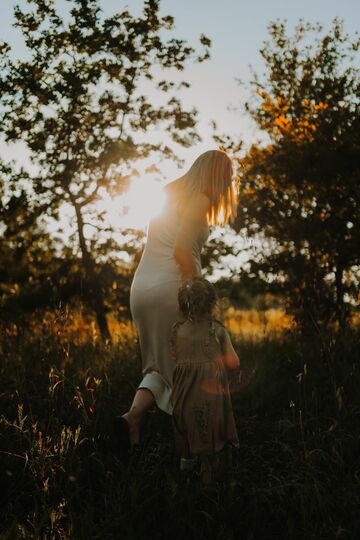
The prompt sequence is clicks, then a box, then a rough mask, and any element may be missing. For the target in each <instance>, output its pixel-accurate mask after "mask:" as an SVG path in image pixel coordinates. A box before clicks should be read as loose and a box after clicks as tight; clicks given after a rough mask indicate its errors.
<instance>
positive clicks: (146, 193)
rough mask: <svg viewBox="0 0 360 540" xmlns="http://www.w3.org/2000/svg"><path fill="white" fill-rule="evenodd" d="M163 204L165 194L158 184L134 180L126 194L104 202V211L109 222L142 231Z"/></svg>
mask: <svg viewBox="0 0 360 540" xmlns="http://www.w3.org/2000/svg"><path fill="white" fill-rule="evenodd" d="M164 202H165V193H164V190H163V189H162V186H161V184H160V182H158V181H156V180H153V179H151V178H148V179H146V180H144V179H139V178H134V179H133V180H132V182H131V185H130V187H129V189H128V191H126V193H124V194H123V195H121V196H120V197H116V198H114V199H109V200H107V201H106V210H107V213H108V217H109V219H110V221H111V222H113V223H117V225H120V226H122V227H130V228H135V229H144V228H146V227H147V225H148V222H149V220H150V219H151V218H153V217H155V216H156V215H158V214H159V213H160V212H161V211H162V209H163V206H164ZM119 219H120V223H119Z"/></svg>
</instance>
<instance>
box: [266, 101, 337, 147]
mask: <svg viewBox="0 0 360 540" xmlns="http://www.w3.org/2000/svg"><path fill="white" fill-rule="evenodd" d="M257 93H258V95H259V96H260V97H261V99H262V100H263V102H262V104H261V108H262V110H263V112H264V113H265V119H264V122H265V123H266V127H267V128H268V129H269V131H270V133H273V135H274V136H275V137H290V138H293V139H295V140H297V141H300V142H301V141H303V142H309V141H312V140H313V139H314V133H315V132H316V130H317V129H318V126H319V113H320V114H321V112H322V111H324V110H326V109H328V108H329V105H328V104H327V103H325V102H319V103H315V102H314V101H313V100H309V99H304V100H303V101H302V103H301V105H302V111H303V112H302V115H301V116H294V115H293V114H292V113H291V111H289V105H288V104H287V102H286V101H285V99H284V98H283V97H282V96H276V97H275V98H273V97H272V96H270V94H268V93H267V92H264V91H258V92H257Z"/></svg>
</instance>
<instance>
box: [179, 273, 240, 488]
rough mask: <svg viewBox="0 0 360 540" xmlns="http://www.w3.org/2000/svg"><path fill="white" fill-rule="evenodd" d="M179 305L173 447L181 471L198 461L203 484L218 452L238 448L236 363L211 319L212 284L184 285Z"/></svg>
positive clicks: (200, 280)
mask: <svg viewBox="0 0 360 540" xmlns="http://www.w3.org/2000/svg"><path fill="white" fill-rule="evenodd" d="M178 301H179V307H180V311H181V312H182V314H183V315H184V317H185V320H184V321H179V322H177V323H175V324H174V326H173V329H172V336H171V349H172V354H173V356H174V361H175V369H174V373H173V389H172V394H171V401H172V405H173V423H174V429H175V439H176V446H177V448H178V451H179V452H180V456H181V460H180V469H181V470H190V469H192V468H193V466H194V465H195V463H196V461H197V458H199V461H200V464H201V467H200V474H201V477H202V480H203V481H204V482H205V483H209V482H210V481H211V479H212V473H213V472H214V470H216V469H217V468H218V466H219V463H220V460H219V457H220V455H221V454H223V452H221V451H222V450H223V449H225V447H226V448H228V449H229V450H230V451H231V445H232V446H236V447H238V446H239V441H238V435H237V432H236V426H235V421H234V415H233V410H232V404H231V396H230V392H229V384H228V378H227V370H231V371H234V370H239V367H240V361H239V358H238V356H237V354H236V352H235V351H234V348H233V346H232V344H231V340H230V337H229V334H228V332H227V331H226V329H225V328H224V326H223V325H222V324H221V323H220V322H218V321H217V320H215V319H213V317H212V311H213V308H214V306H215V303H216V293H215V289H214V287H213V286H212V285H211V283H210V282H208V281H207V280H205V279H203V278H195V279H193V280H190V281H186V282H184V283H183V285H182V286H181V287H180V289H179V293H178ZM224 451H225V450H224Z"/></svg>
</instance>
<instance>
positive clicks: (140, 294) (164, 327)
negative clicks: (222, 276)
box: [130, 202, 209, 414]
mask: <svg viewBox="0 0 360 540" xmlns="http://www.w3.org/2000/svg"><path fill="white" fill-rule="evenodd" d="M179 227H180V219H179V217H178V215H177V212H176V204H175V203H174V202H172V203H171V204H170V203H169V204H168V205H167V206H166V208H165V210H164V211H163V212H162V214H161V215H159V216H157V217H155V218H153V219H152V220H151V221H150V223H149V226H148V232H147V241H146V245H145V248H144V251H143V254H142V257H141V260H140V263H139V265H138V267H137V269H136V272H135V275H134V278H133V281H132V285H131V289H130V310H131V315H132V318H133V321H134V323H135V326H136V329H137V332H138V335H139V343H140V351H141V359H142V373H143V379H142V381H141V383H140V384H139V386H138V388H147V389H148V390H150V391H151V392H152V394H153V395H154V398H155V401H156V405H157V406H158V408H159V409H161V410H163V411H165V412H166V413H168V414H172V405H171V402H170V394H171V389H172V375H173V369H174V359H173V357H172V355H171V352H170V334H171V329H172V326H173V324H174V323H175V322H176V321H178V320H181V319H182V318H183V317H182V315H181V313H180V311H179V307H178V290H179V287H180V285H181V282H182V279H181V275H180V269H179V267H178V265H177V263H176V261H175V259H174V256H173V251H174V245H175V240H176V237H177V233H178V231H179ZM208 235H209V227H208V226H204V227H201V228H199V231H198V235H197V238H196V240H195V241H194V242H193V245H192V255H193V258H194V261H195V264H196V268H197V273H198V275H199V276H200V275H201V260H200V254H201V249H202V246H203V244H204V242H205V241H206V239H207V237H208Z"/></svg>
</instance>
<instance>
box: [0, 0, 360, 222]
mask: <svg viewBox="0 0 360 540" xmlns="http://www.w3.org/2000/svg"><path fill="white" fill-rule="evenodd" d="M17 3H18V4H19V5H20V6H22V7H25V6H26V4H27V2H26V0H0V8H1V17H0V40H2V41H6V42H8V43H10V45H11V46H12V48H13V54H14V56H18V57H23V56H24V54H25V48H24V45H23V42H22V39H21V36H20V34H19V32H18V30H17V29H14V28H13V27H12V20H13V16H12V11H13V7H14V5H15V4H17ZM55 3H56V6H57V8H58V12H59V13H60V14H61V15H63V16H64V17H66V13H67V10H68V9H69V3H68V2H67V1H66V0H55ZM99 3H100V6H101V8H102V9H103V12H104V15H105V16H109V15H111V14H113V13H115V12H116V11H117V10H122V9H124V8H125V7H126V6H127V8H128V9H129V11H130V12H132V13H133V14H134V15H138V14H140V13H141V10H142V5H143V1H142V0H128V1H127V2H126V1H124V0H100V2H99ZM160 5H161V14H162V15H172V16H174V17H175V28H174V30H173V35H174V36H175V37H177V38H182V39H185V40H187V41H188V42H189V43H190V44H191V45H193V46H194V47H195V48H198V46H199V42H198V39H199V36H200V34H205V35H206V36H207V37H209V38H210V39H211V40H212V48H211V59H210V60H208V61H206V62H203V63H202V64H198V63H197V64H194V63H193V64H191V63H190V64H188V67H187V68H186V69H185V71H184V72H183V73H182V74H181V78H182V79H184V80H187V81H188V82H189V83H191V88H190V89H186V90H184V91H183V92H182V93H181V96H180V97H181V99H182V101H183V104H184V107H185V108H192V107H196V108H197V109H198V114H199V116H198V132H199V134H200V136H201V137H202V141H201V142H200V143H198V144H195V145H194V146H192V147H191V148H189V149H184V148H181V147H178V148H177V153H178V155H179V157H180V158H182V159H183V160H184V170H186V169H188V168H189V166H190V165H191V163H192V162H193V160H194V159H195V158H196V157H197V156H198V155H199V154H200V153H202V152H203V151H205V150H208V149H212V148H215V147H216V145H215V143H214V141H213V140H212V130H211V128H210V123H211V121H212V120H214V121H215V122H216V123H217V126H218V131H219V132H220V133H227V134H230V135H232V136H234V138H240V139H243V140H244V143H245V145H246V146H247V145H249V144H251V142H254V141H255V140H256V139H257V138H258V136H259V133H258V132H257V130H256V126H255V125H253V124H252V122H251V121H250V119H249V118H247V117H246V115H245V114H244V113H243V112H241V108H242V107H243V105H244V102H245V101H246V98H247V96H248V93H247V91H246V89H245V88H244V87H242V86H240V85H239V83H238V82H237V80H236V79H241V80H243V81H245V82H248V81H249V79H250V77H251V71H250V67H249V66H250V65H251V66H252V67H253V69H254V70H255V71H256V72H257V73H261V72H262V71H263V64H262V59H261V55H260V53H259V50H260V49H261V47H262V46H263V42H264V40H266V39H267V35H268V33H267V27H268V24H269V22H270V21H274V20H277V19H281V20H286V21H287V23H286V24H287V27H288V29H289V32H292V30H293V28H294V26H295V25H296V24H297V23H298V22H299V19H301V18H302V19H304V20H306V21H310V22H313V23H315V22H320V23H321V24H322V25H323V26H324V27H325V29H329V28H330V26H331V21H332V20H333V19H334V18H335V17H339V18H340V19H343V21H344V28H345V31H346V32H347V33H348V34H350V35H351V36H354V35H355V32H356V31H358V29H359V27H360V1H359V0H341V1H340V0H302V1H301V2H300V1H298V0H297V1H294V0H257V1H256V2H255V1H251V0H246V1H245V0H221V1H215V0H162V1H161V4H160ZM146 91H147V90H146ZM149 92H150V94H151V91H150V90H149ZM152 97H153V98H154V99H155V100H156V96H155V95H153V96H152ZM236 109H238V110H236ZM160 136H161V134H160ZM0 156H2V157H4V158H6V159H9V158H13V159H16V160H17V161H18V162H19V163H23V164H26V162H27V157H26V149H25V148H24V146H22V145H21V144H15V145H12V146H11V147H7V146H6V145H5V143H4V142H3V141H1V140H0ZM163 171H164V174H165V178H166V181H171V180H173V179H174V178H176V177H177V176H179V175H180V174H181V172H182V171H179V170H178V169H177V168H176V166H175V165H174V164H172V163H169V164H167V166H166V167H165V169H164V170H163ZM183 172H184V171H183ZM64 219H68V218H67V217H65V218H64Z"/></svg>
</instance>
